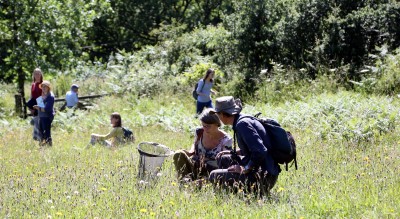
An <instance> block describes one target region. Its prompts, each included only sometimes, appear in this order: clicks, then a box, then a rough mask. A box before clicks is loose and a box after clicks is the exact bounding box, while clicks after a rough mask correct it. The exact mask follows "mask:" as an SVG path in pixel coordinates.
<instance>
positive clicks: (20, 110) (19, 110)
mask: <svg viewBox="0 0 400 219" xmlns="http://www.w3.org/2000/svg"><path fill="white" fill-rule="evenodd" d="M14 98H15V112H16V114H17V116H19V117H21V118H24V119H25V118H26V117H27V112H26V107H25V98H23V97H22V95H21V94H15V95H14Z"/></svg>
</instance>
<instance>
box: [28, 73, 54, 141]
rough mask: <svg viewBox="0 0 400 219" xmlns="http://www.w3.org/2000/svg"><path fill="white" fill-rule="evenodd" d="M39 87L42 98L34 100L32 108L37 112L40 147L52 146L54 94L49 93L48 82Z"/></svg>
mask: <svg viewBox="0 0 400 219" xmlns="http://www.w3.org/2000/svg"><path fill="white" fill-rule="evenodd" d="M39 87H40V88H41V89H42V96H40V97H39V98H37V99H36V102H37V105H35V106H33V108H35V109H36V110H38V112H39V119H40V121H39V124H40V132H41V135H42V139H41V141H40V145H49V146H52V143H53V142H52V139H51V123H52V122H53V119H54V115H55V112H54V94H53V93H52V92H51V84H50V82H49V81H43V82H42V83H41V84H40V85H39Z"/></svg>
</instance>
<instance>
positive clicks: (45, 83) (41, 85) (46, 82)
mask: <svg viewBox="0 0 400 219" xmlns="http://www.w3.org/2000/svg"><path fill="white" fill-rule="evenodd" d="M43 85H44V86H46V87H48V88H49V89H50V90H51V84H50V82H49V81H43V82H42V83H41V84H39V88H40V89H42V87H43Z"/></svg>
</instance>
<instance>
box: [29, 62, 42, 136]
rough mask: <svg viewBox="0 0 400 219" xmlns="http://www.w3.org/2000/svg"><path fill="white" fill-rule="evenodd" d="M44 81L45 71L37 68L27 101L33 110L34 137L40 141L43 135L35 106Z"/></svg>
mask: <svg viewBox="0 0 400 219" xmlns="http://www.w3.org/2000/svg"><path fill="white" fill-rule="evenodd" d="M42 82H43V73H42V70H40V68H35V70H33V74H32V85H31V97H30V99H29V100H28V102H27V103H26V105H27V106H28V108H29V109H30V110H31V115H32V116H33V118H32V123H33V139H34V140H36V141H40V139H42V136H41V134H40V124H39V116H38V111H37V110H36V109H35V108H33V106H34V105H36V104H37V103H36V99H37V98H38V97H40V96H41V95H42V89H41V88H40V84H41V83H42Z"/></svg>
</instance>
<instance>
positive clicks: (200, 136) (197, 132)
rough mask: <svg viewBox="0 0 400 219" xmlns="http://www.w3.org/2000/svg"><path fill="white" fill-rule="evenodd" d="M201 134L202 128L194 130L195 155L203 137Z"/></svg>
mask: <svg viewBox="0 0 400 219" xmlns="http://www.w3.org/2000/svg"><path fill="white" fill-rule="evenodd" d="M203 132H204V129H203V128H197V129H196V140H195V142H194V151H195V153H196V154H197V152H198V151H199V142H200V140H201V138H202V137H203Z"/></svg>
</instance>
